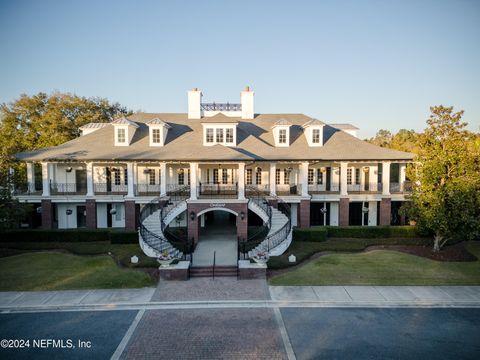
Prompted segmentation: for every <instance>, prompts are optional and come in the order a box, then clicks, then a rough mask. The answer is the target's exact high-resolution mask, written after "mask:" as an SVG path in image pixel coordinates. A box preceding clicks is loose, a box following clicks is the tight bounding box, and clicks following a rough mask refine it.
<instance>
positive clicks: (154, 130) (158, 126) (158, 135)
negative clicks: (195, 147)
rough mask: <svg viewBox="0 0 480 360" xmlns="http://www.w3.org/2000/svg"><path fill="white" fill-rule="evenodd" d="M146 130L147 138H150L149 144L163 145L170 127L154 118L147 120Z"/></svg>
mask: <svg viewBox="0 0 480 360" xmlns="http://www.w3.org/2000/svg"><path fill="white" fill-rule="evenodd" d="M147 125H148V129H149V130H148V131H149V139H150V146H163V145H165V140H166V138H167V133H168V129H170V125H168V124H167V123H166V122H165V121H163V120H161V119H159V118H154V119H152V120H149V121H148V122H147Z"/></svg>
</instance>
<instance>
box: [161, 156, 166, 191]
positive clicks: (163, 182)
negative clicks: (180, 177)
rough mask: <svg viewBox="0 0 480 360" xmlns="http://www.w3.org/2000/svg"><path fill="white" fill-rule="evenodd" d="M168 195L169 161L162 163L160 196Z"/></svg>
mask: <svg viewBox="0 0 480 360" xmlns="http://www.w3.org/2000/svg"><path fill="white" fill-rule="evenodd" d="M165 195H167V163H164V162H162V163H160V196H165Z"/></svg>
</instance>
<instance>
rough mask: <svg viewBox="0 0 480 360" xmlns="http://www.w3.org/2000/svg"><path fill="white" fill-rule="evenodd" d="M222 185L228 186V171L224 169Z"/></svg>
mask: <svg viewBox="0 0 480 360" xmlns="http://www.w3.org/2000/svg"><path fill="white" fill-rule="evenodd" d="M222 184H228V170H227V169H222Z"/></svg>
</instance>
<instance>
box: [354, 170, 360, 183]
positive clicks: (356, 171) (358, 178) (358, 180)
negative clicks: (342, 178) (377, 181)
mask: <svg viewBox="0 0 480 360" xmlns="http://www.w3.org/2000/svg"><path fill="white" fill-rule="evenodd" d="M355 184H357V185H358V184H360V169H359V168H356V169H355Z"/></svg>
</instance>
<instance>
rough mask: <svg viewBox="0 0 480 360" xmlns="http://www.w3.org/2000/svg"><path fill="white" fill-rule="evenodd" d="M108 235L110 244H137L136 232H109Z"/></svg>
mask: <svg viewBox="0 0 480 360" xmlns="http://www.w3.org/2000/svg"><path fill="white" fill-rule="evenodd" d="M109 235H110V243H112V244H138V233H137V232H136V231H121V230H120V231H110V233H109Z"/></svg>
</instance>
